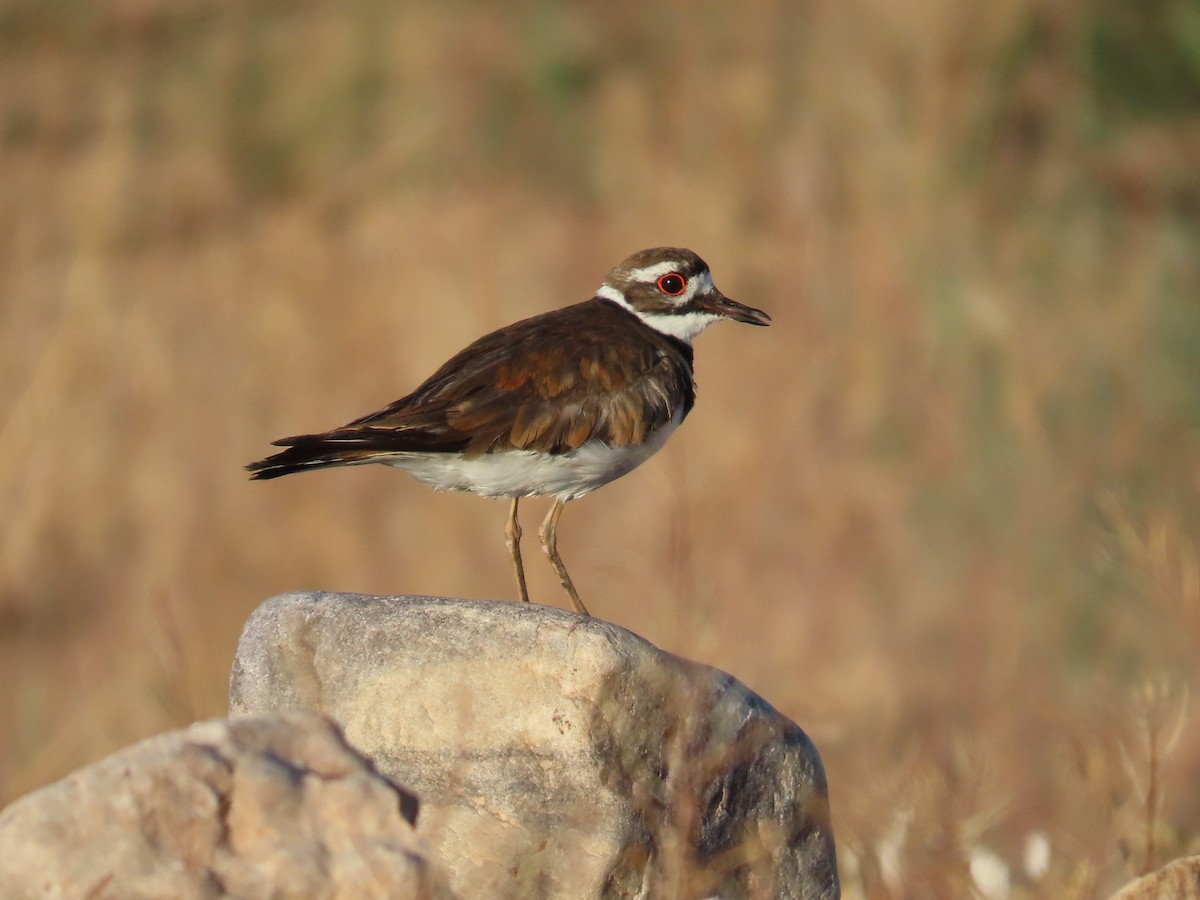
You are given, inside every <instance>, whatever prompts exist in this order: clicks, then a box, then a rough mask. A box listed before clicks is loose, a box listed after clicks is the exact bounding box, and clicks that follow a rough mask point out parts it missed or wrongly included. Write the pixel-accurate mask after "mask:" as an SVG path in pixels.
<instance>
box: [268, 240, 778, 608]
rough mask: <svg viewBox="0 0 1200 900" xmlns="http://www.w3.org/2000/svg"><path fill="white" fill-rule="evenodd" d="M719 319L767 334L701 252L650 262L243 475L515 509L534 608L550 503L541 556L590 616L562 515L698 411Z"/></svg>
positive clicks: (676, 252) (510, 539) (661, 251)
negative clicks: (369, 466) (405, 485)
mask: <svg viewBox="0 0 1200 900" xmlns="http://www.w3.org/2000/svg"><path fill="white" fill-rule="evenodd" d="M721 319H732V320H733V321H735V322H746V323H749V324H751V325H766V324H768V323H769V322H770V316H768V315H767V314H766V313H765V312H763V311H761V310H758V309H754V308H752V307H749V306H743V305H742V304H741V303H737V302H736V301H734V300H730V299H729V298H728V297H726V296H725V295H724V294H722V293H721V292H720V291H718V290H717V289H716V287H715V286H714V285H713V281H712V276H711V275H710V274H709V271H708V266H707V265H706V264H705V262H704V260H702V259H701V258H700V257H699V256H697V255H696V254H695V253H693V252H692V251H691V250H684V249H680V248H677V247H655V248H653V249H650V250H642V251H641V252H639V253H635V254H633V255H632V256H630V257H629V258H628V259H626V260H624V261H623V262H622V263H621V264H620V265H618V266H617V267H616V268H614V269H613V270H612V271H611V272H609V273H608V275H607V277H606V278H605V279H604V283H603V284H602V285H600V287H599V289H597V291H596V294H595V296H594V297H593V298H592V299H591V300H586V301H584V302H583V303H577V304H575V305H574V306H568V307H565V308H563V309H559V310H555V311H553V312H548V313H543V314H542V315H540V316H534V317H533V318H531V319H525V320H523V321H520V322H517V323H515V324H513V325H509V326H508V327H507V328H501V329H500V330H499V331H493V332H492V333H491V334H489V335H485V336H484V337H481V338H480V339H479V340H477V341H475V343H473V344H471V345H470V346H469V347H467V348H466V349H465V350H463V351H462V352H461V353H459V354H458V355H457V356H454V357H453V358H451V359H450V360H449V361H448V362H447V363H445V365H443V366H442V367H441V368H440V369H438V370H437V371H436V372H434V373H433V375H431V376H430V377H429V378H428V379H426V380H425V382H424V383H423V384H421V386H420V387H418V388H417V389H416V390H415V391H413V392H412V393H411V394H409V395H408V396H407V397H403V398H401V399H400V400H397V401H396V402H395V403H393V404H391V405H390V406H387V407H384V408H383V409H381V410H379V411H378V412H373V413H371V414H370V415H368V416H363V417H362V418H361V419H355V420H354V421H353V422H350V423H349V424H347V425H343V426H342V427H341V428H335V429H334V430H333V431H326V432H323V433H321V434H302V435H298V436H296V437H288V438H282V439H280V440H278V441H275V445H276V446H280V447H286V448H287V449H286V450H284V451H282V452H280V453H276V454H275V455H274V456H270V457H267V458H266V459H264V460H260V461H259V462H255V463H251V464H250V465H249V466H247V467H246V468H247V469H248V470H249V471H250V472H253V473H254V474H253V475H252V476H251V477H253V478H277V477H278V476H280V475H288V474H290V473H292V472H302V471H305V470H308V469H322V468H326V467H329V466H353V465H360V464H363V463H385V464H386V465H390V466H397V467H399V468H401V469H406V470H407V471H408V472H410V473H411V474H412V475H414V476H415V477H416V478H417V479H418V480H420V481H423V482H425V483H426V484H429V485H432V486H433V487H434V488H437V489H439V490H450V491H472V492H474V493H476V494H481V495H483V496H485V497H507V498H510V499H511V501H512V502H511V504H510V506H509V514H508V521H507V523H506V526H505V530H504V534H505V538H506V543H507V546H508V550H509V553H510V554H511V556H512V565H513V572H514V574H515V576H516V580H517V590H518V591H519V592H520V596H521V599H522V600H525V601H528V600H529V592H528V590H527V589H526V586H525V567H524V564H523V563H522V561H521V526H520V523H519V522H518V520H517V504H518V503H519V502H520V499H521V498H522V497H532V496H537V495H539V494H553V495H554V503H553V505H552V506H551V507H550V512H549V514H548V515H547V516H546V519H545V521H543V522H542V527H541V531H540V537H541V542H542V549H543V550H544V551H545V553H546V556H547V557H549V559H550V563H551V565H553V566H554V570H555V572H556V573H557V574H558V577H559V580H560V581H561V582H562V585H563V588H565V589H566V592H567V594H568V596H569V597H570V598H571V603H572V604H573V605H574V607H575V609H576V610H578V611H579V612H581V613H583V614H584V615H587V614H588V612H587V608H586V607H585V606H584V605H583V602H582V601H581V600H580V599H579V593H578V591H576V590H575V585H574V583H573V582H572V581H571V576H570V575H568V574H567V569H566V566H565V565H563V561H562V558H561V557H560V556H559V555H558V546H557V535H556V532H557V528H558V518H559V516H560V515H561V514H562V510H563V506H564V505H565V504H566V503H567V501H569V500H574V499H576V498H577V497H582V496H583V495H584V494H587V493H590V492H591V491H594V490H595V489H596V488H598V487H600V486H601V485H604V484H608V482H610V481H612V480H613V479H616V478H620V477H621V476H622V475H624V474H626V473H627V472H630V471H632V470H633V469H635V468H637V467H638V466H639V465H641V464H642V463H643V462H645V461H646V460H647V459H649V458H650V457H651V456H653V455H654V454H655V453H656V452H657V451H658V450H659V448H661V447H662V445H663V444H664V443H665V442H666V440H667V438H669V437H670V436H671V434H672V432H674V431H675V429H676V428H677V427H678V426H679V423H680V422H682V421H683V420H684V418H685V417H686V416H687V414H688V413H689V412H690V411H691V409H692V404H693V403H694V401H695V397H696V385H695V381H694V380H693V377H692V339H693V338H695V337H696V335H698V334H699V333H700V332H701V331H703V330H704V329H705V328H707V327H708V326H709V325H711V324H712V323H713V322H717V321H719V320H721Z"/></svg>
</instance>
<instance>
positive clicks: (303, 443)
mask: <svg viewBox="0 0 1200 900" xmlns="http://www.w3.org/2000/svg"><path fill="white" fill-rule="evenodd" d="M272 443H274V444H275V446H277V447H286V448H287V449H286V450H282V451H280V452H279V453H276V454H274V455H273V456H268V457H267V458H266V459H260V460H259V461H258V462H252V463H250V464H249V465H248V466H246V471H248V472H250V473H251V475H250V477H251V479H253V480H261V479H267V478H278V477H279V476H281V475H290V474H292V473H293V472H305V471H308V470H310V469H327V468H330V467H333V466H354V465H361V464H363V463H370V462H383V461H384V460H386V459H387V457H390V456H392V455H394V454H396V453H454V452H457V451H460V450H463V449H465V447H466V446H467V443H468V441H467V440H466V439H449V440H448V439H447V436H446V435H435V434H430V433H428V432H420V431H397V430H395V429H386V430H385V429H370V428H362V429H353V430H351V429H345V430H338V431H330V432H326V433H325V434H301V435H296V436H295V437H287V438H280V439H279V440H277V441H273V442H272Z"/></svg>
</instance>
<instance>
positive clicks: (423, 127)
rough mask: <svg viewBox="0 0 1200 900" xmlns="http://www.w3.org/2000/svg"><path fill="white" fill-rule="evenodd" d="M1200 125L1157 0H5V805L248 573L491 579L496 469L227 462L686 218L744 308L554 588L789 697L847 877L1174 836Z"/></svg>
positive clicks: (142, 730) (777, 699)
mask: <svg viewBox="0 0 1200 900" xmlns="http://www.w3.org/2000/svg"><path fill="white" fill-rule="evenodd" d="M1198 160H1200V7H1198V6H1197V5H1196V4H1195V3H1194V2H1192V0H1158V2H1154V3H1143V4H1129V3H1121V2H1118V0H1094V2H1090V3H1084V2H1080V0H1066V2H1058V3H1047V2H1044V0H1013V2H1010V3H1004V4H995V3H986V2H978V0H976V2H966V3H963V2H951V0H919V2H916V3H911V4H902V5H896V4H892V3H884V2H880V0H853V2H849V3H831V2H821V0H813V2H810V3H805V4H794V3H786V2H780V0H761V2H754V3H748V4H729V3H713V2H703V3H699V4H685V3H682V2H665V0H651V2H649V3H632V2H612V3H605V4H601V3H576V4H556V3H550V2H547V0H514V2H510V3H465V2H455V0H450V2H446V3H442V4H436V5H435V4H418V3H400V4H389V3H385V2H381V0H357V2H352V3H345V4H334V3H330V2H322V0H306V2H296V3H288V4H274V3H247V4H241V3H216V2H195V0H194V2H176V3H169V4H168V3H162V2H155V0H122V2H108V3H88V2H84V0H5V2H3V3H2V4H0V514H2V515H0V684H2V689H0V723H3V724H2V725H0V804H2V803H3V802H6V801H8V800H10V799H12V798H14V797H15V796H17V795H19V794H21V793H23V792H25V791H28V790H30V789H32V788H34V787H36V786H38V785H40V784H43V783H45V782H46V781H48V780H51V779H53V778H56V777H58V776H60V775H62V774H64V773H65V772H67V771H69V770H70V769H71V768H74V767H76V766H78V765H80V764H83V763H85V762H88V761H91V760H94V759H97V758H99V757H100V756H102V755H104V754H105V753H107V752H108V751H110V750H113V749H115V748H117V747H120V746H122V745H124V744H127V743H129V742H131V741H133V740H135V739H137V738H140V737H142V736H145V735H148V734H151V733H154V732H156V731H159V730H163V729H166V728H170V727H173V726H177V725H181V724H184V723H186V722H189V721H191V720H193V719H196V718H201V717H208V716H216V715H220V714H222V713H223V711H224V709H225V689H226V679H227V672H228V665H229V662H230V659H231V655H232V652H233V649H234V645H235V642H236V639H237V635H238V631H239V628H240V625H241V623H242V621H243V620H244V618H245V617H246V615H247V614H248V613H249V612H250V611H251V610H252V609H253V608H254V607H255V605H257V604H258V603H259V602H260V601H261V600H263V599H264V598H266V597H267V596H269V595H271V594H274V593H278V592H281V591H285V590H289V589H296V588H324V589H332V590H346V591H367V592H377V593H404V592H408V593H434V594H444V595H455V596H466V597H489V598H510V597H511V595H512V594H513V588H512V585H511V584H510V581H511V575H510V572H509V567H508V562H507V555H506V552H505V549H504V544H503V533H502V529H503V521H504V515H505V507H504V504H503V503H500V502H488V501H484V500H481V499H478V498H474V497H470V496H460V495H437V494H434V493H433V492H431V491H428V490H427V489H425V488H424V487H422V486H420V485H418V484H416V483H415V482H412V481H411V480H409V479H408V478H407V477H405V476H403V475H402V474H401V473H397V472H394V471H391V470H387V469H384V468H382V467H370V468H366V469H357V470H348V471H334V472H326V473H322V474H319V475H311V476H300V477H296V478H289V479H286V480H284V481H280V482H273V483H270V484H266V485H264V484H251V483H250V482H248V481H247V480H246V479H245V475H244V473H243V472H242V471H241V466H242V465H243V464H245V463H246V462H249V461H251V460H253V459H257V458H259V457H261V456H263V455H265V454H266V452H267V451H268V450H269V448H268V443H269V441H270V440H272V439H274V438H276V437H279V436H281V435H285V434H293V433H296V432H302V431H308V430H317V429H323V428H328V427H331V426H333V425H336V424H339V423H341V422H344V421H347V420H349V419H351V418H354V417H356V416H358V415H360V414H362V413H365V412H368V411H370V410H372V409H375V408H377V407H379V406H381V405H383V404H385V403H387V402H389V401H391V400H393V399H395V398H396V397H398V396H400V395H402V394H403V393H405V392H407V391H408V390H409V389H410V388H412V387H413V386H415V385H416V383H417V382H418V381H419V380H421V379H422V378H423V377H424V376H425V375H427V374H428V373H429V372H430V371H432V369H433V368H434V367H435V366H436V365H438V364H439V363H440V362H442V360H443V359H445V358H446V357H448V356H449V355H450V354H451V353H453V352H454V351H456V350H458V349H459V348H460V347H461V346H463V345H465V343H467V342H468V341H469V340H471V339H473V338H474V337H476V336H478V335H480V334H482V333H483V332H485V331H487V330H490V329H492V328H494V327H498V326H501V325H504V324H507V323H508V322H510V321H513V320H515V319H517V318H520V317H524V316H527V315H532V314H534V313H537V312H540V311H542V310H545V309H549V308H553V307H556V306H561V305H565V304H567V303H570V302H574V301H576V300H580V299H584V298H586V297H588V296H590V293H591V291H592V290H593V289H594V288H595V287H596V286H597V285H598V284H599V282H600V280H601V278H602V277H603V275H604V273H605V271H607V269H608V268H609V267H610V266H611V265H613V264H614V263H615V262H617V261H618V260H619V259H621V258H622V257H623V256H624V255H626V254H627V253H629V252H631V251H633V250H636V249H639V248H641V247H644V246H652V245H656V244H682V245H686V246H690V247H692V248H693V249H695V250H697V251H698V252H700V253H701V255H703V256H704V257H705V258H706V259H707V260H708V262H709V263H710V264H711V265H712V267H713V269H714V273H715V276H716V281H717V284H718V285H719V286H720V287H721V288H722V289H723V290H724V291H725V292H726V293H728V294H729V295H730V296H733V297H735V298H738V299H740V300H742V301H744V302H747V303H750V304H752V305H754V306H759V307H762V308H764V309H766V310H768V311H769V312H770V313H771V314H772V316H773V317H774V320H775V323H774V326H773V327H772V328H771V329H769V330H759V329H750V328H741V327H734V326H722V327H718V328H715V329H713V330H712V331H710V332H708V333H706V334H705V335H704V336H703V337H702V338H701V339H700V340H699V341H698V343H697V371H698V380H699V382H700V385H701V394H700V398H699V402H698V406H697V409H696V411H695V414H694V416H693V417H692V418H691V419H690V420H689V422H688V424H687V427H686V428H684V429H682V430H681V431H680V433H679V434H678V435H677V436H676V437H675V438H674V440H673V441H672V442H671V443H670V445H669V446H668V447H667V448H666V449H665V450H664V451H663V452H662V453H661V454H660V455H659V456H658V457H656V458H655V459H654V460H652V461H651V462H650V463H648V464H647V465H646V466H644V467H643V468H642V469H641V470H639V471H638V472H636V473H634V474H633V475H631V476H630V477H629V478H626V479H623V480H622V481H619V482H617V483H615V484H613V485H612V486H610V487H608V488H607V489H606V490H604V491H602V492H600V493H599V494H597V495H595V496H593V497H590V498H588V499H587V500H586V501H584V502H580V503H578V504H573V505H572V506H571V507H568V509H567V511H566V513H565V515H564V517H563V522H562V528H561V530H560V538H561V543H560V547H561V549H562V551H563V554H564V557H565V558H566V559H567V561H568V564H569V565H570V567H571V571H572V574H573V575H574V576H575V579H576V582H577V583H578V584H579V586H580V590H581V593H582V594H583V596H584V598H585V599H586V601H587V602H588V604H589V605H590V606H591V608H592V609H593V611H594V612H596V613H597V614H598V615H600V616H602V617H604V618H607V619H610V620H611V621H614V622H616V623H618V624H621V625H624V626H626V627H629V628H631V629H633V630H635V631H637V632H639V633H641V634H643V635H645V636H646V637H648V638H649V639H651V640H653V641H655V642H656V643H658V644H659V645H661V646H663V647H665V648H667V649H669V650H672V651H674V652H677V653H681V654H683V655H686V656H689V657H693V658H698V659H701V660H704V661H706V662H710V663H712V664H714V665H717V666H720V667H723V668H725V669H727V670H728V671H730V672H732V673H734V674H735V675H737V676H738V677H739V678H741V679H742V680H743V681H745V682H747V683H748V684H750V685H751V686H752V687H753V688H755V689H756V690H758V691H760V692H761V693H762V694H763V695H764V696H766V697H767V698H768V699H769V700H770V701H771V702H772V703H774V704H775V705H776V706H777V707H778V708H780V709H781V710H782V711H783V712H785V713H786V714H788V715H789V716H791V717H792V718H794V719H795V720H796V721H798V722H799V723H800V724H801V725H802V726H804V727H805V729H806V730H808V731H809V733H810V734H811V735H812V736H813V738H814V740H815V741H816V742H817V745H818V747H819V748H820V750H821V752H822V754H823V756H824V759H825V763H826V766H827V768H828V772H829V776H830V782H831V793H832V801H833V811H834V817H835V827H836V831H837V837H838V842H839V853H840V857H841V865H842V877H843V881H844V888H845V891H846V895H847V896H849V897H944V896H958V897H966V896H971V895H972V892H973V891H976V892H979V891H982V892H984V895H986V896H989V897H992V896H997V897H998V896H1021V897H1024V896H1046V897H1099V896H1104V895H1105V894H1106V893H1107V892H1108V891H1110V890H1112V889H1113V888H1115V887H1116V886H1118V885H1120V884H1121V883H1123V882H1124V881H1125V880H1126V879H1128V878H1129V877H1130V876H1131V875H1133V874H1136V873H1138V872H1141V871H1145V870H1147V869H1149V868H1153V867H1154V866H1155V865H1158V864H1161V863H1162V862H1164V861H1165V860H1168V859H1170V858H1172V857H1174V856H1178V855H1180V854H1182V853H1185V852H1189V851H1191V852H1195V851H1197V850H1200V794H1198V793H1197V792H1196V791H1195V787H1194V786H1195V784H1196V783H1197V781H1198V779H1200V720H1198V719H1197V716H1196V699H1195V697H1194V696H1193V694H1194V692H1193V691H1192V690H1191V689H1192V687H1193V686H1194V684H1195V681H1196V676H1197V673H1198V670H1200V557H1198V555H1197V541H1196V536H1197V533H1198V532H1197V527H1198V526H1200V504H1198V503H1197V496H1198V490H1200V465H1198V463H1200V446H1198V440H1197V437H1198V435H1200V431H1198V429H1200V163H1198V162H1197V161H1198ZM543 506H544V502H531V503H527V504H526V513H525V516H526V525H527V526H528V525H532V524H535V523H536V522H537V521H538V517H539V516H541V515H542V514H543ZM530 533H532V532H530ZM526 551H527V559H528V565H529V569H530V579H531V590H532V591H533V593H534V596H535V598H539V599H542V600H544V601H546V602H552V603H555V604H559V605H563V604H564V603H565V600H564V598H563V597H562V596H561V592H560V591H559V589H558V587H557V584H556V583H555V582H554V579H553V576H552V573H551V571H550V569H549V566H548V565H547V564H545V562H544V560H542V559H541V557H540V555H539V554H538V553H537V550H536V542H533V543H528V544H527V547H526ZM1045 851H1048V853H1046V852H1045ZM988 892H990V893H988Z"/></svg>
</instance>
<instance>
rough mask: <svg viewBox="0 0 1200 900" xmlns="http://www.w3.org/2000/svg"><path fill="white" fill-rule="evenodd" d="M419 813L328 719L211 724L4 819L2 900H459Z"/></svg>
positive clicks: (77, 777) (287, 717)
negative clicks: (423, 833)
mask: <svg viewBox="0 0 1200 900" xmlns="http://www.w3.org/2000/svg"><path fill="white" fill-rule="evenodd" d="M416 811H417V801H416V798H415V797H414V796H413V795H412V794H410V793H408V792H406V791H404V790H403V789H401V788H398V787H397V786H396V785H394V784H392V783H391V782H390V781H388V780H387V779H386V778H384V777H383V776H381V775H380V774H379V773H378V772H376V771H375V770H374V768H373V767H372V766H371V764H370V763H369V762H368V761H367V760H365V759H364V758H363V757H362V756H360V755H359V754H358V753H356V752H355V751H354V750H352V749H351V748H350V747H349V746H347V744H346V742H345V741H344V740H343V738H342V736H341V733H340V732H339V731H338V730H337V728H336V727H335V726H334V725H332V724H331V723H330V722H328V721H326V720H325V719H323V718H321V717H320V716H317V715H313V714H311V713H304V712H292V713H287V714H283V715H272V716H265V717H262V718H253V719H241V720H238V721H234V722H226V721H213V722H204V723H202V724H199V725H193V726H192V727H191V728H188V729H186V730H184V731H176V732H172V733H170V734H165V735H160V736H158V737H154V738H150V739H149V740H146V741H143V742H141V743H140V744H135V745H134V746H132V747H128V748H126V749H124V750H122V751H120V752H118V753H116V754H114V755H112V756H110V757H108V758H107V759H104V760H101V761H100V762H98V763H96V764H94V765H91V766H88V767H87V768H84V769H80V770H79V771H77V772H75V773H74V774H72V775H69V776H68V777H67V778H64V779H63V780H62V781H59V782H56V783H55V784H52V785H49V786H48V787H45V788H42V789H41V790H38V791H35V792H34V793H32V794H29V795H27V796H25V797H23V798H21V799H19V800H17V801H16V802H15V803H13V804H12V805H11V806H9V807H8V808H6V809H5V810H4V811H3V812H0V897H4V898H5V900H20V898H33V897H38V898H83V897H86V898H89V900H101V898H109V900H116V898H121V900H137V898H156V900H159V898H166V897H170V898H182V900H189V898H210V897H213V898H215V897H233V898H245V900H251V898H263V900H266V898H285V897H291V898H345V900H351V898H384V897H395V898H435V897H436V898H442V897H446V898H449V897H451V896H452V894H451V893H450V892H449V890H448V889H447V888H446V886H445V884H446V882H445V879H444V876H443V875H441V874H439V871H438V870H436V869H435V867H434V866H433V865H432V864H431V863H430V862H429V860H428V857H427V855H426V850H425V846H424V845H423V843H422V842H421V841H420V840H419V839H418V838H417V837H416V834H415V832H414V830H413V822H414V821H415V819H416Z"/></svg>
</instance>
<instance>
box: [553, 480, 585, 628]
mask: <svg viewBox="0 0 1200 900" xmlns="http://www.w3.org/2000/svg"><path fill="white" fill-rule="evenodd" d="M566 502H567V501H566V500H563V499H562V498H561V497H555V498H554V505H553V506H551V507H550V512H549V514H548V515H547V516H546V521H544V522H543V523H542V530H541V538H542V549H543V550H545V551H546V556H548V557H549V558H550V565H552V566H554V571H555V572H557V573H558V580H559V581H561V582H562V586H563V587H564V588H566V591H567V596H569V597H570V598H571V604H572V605H573V606H574V607H575V611H576V612H581V613H583V614H584V615H585V616H588V615H591V613H589V612H588V611H587V607H586V606H584V605H583V601H582V600H580V599H579V592H578V591H576V590H575V585H574V584H573V583H572V582H571V576H570V575H568V574H567V567H566V566H564V565H563V561H562V557H561V556H559V555H558V535H557V534H556V533H555V532H556V531H557V529H558V517H559V516H560V515H562V508H563V505H564V504H565V503H566Z"/></svg>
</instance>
